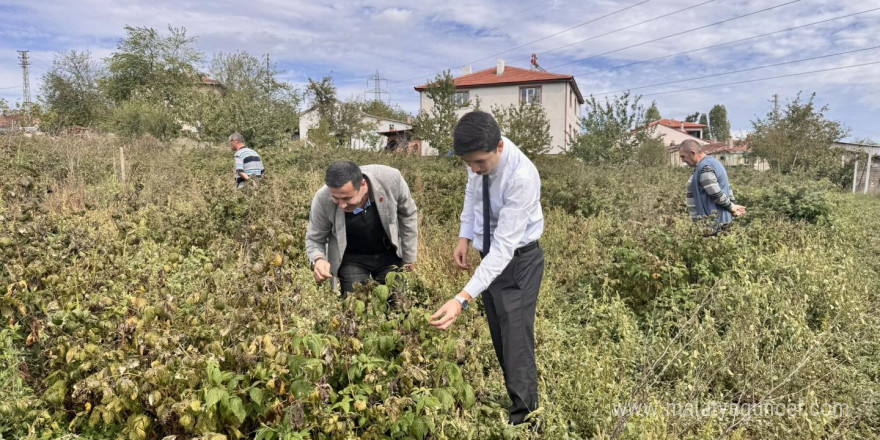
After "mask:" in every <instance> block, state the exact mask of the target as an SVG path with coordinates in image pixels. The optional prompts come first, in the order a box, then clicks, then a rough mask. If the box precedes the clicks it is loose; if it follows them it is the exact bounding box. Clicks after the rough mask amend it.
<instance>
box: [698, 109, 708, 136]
mask: <svg viewBox="0 0 880 440" xmlns="http://www.w3.org/2000/svg"><path fill="white" fill-rule="evenodd" d="M699 123H700V124H702V125H705V126H706V129H707V131H706V135H708V134H709V132H708V128H709V119H708V118H707V117H706V114H705V113H700V122H699Z"/></svg>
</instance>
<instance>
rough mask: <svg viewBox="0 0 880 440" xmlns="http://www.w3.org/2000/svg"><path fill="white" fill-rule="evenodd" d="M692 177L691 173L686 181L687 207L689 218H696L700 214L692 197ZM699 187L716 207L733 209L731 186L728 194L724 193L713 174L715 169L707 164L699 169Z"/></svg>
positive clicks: (727, 209)
mask: <svg viewBox="0 0 880 440" xmlns="http://www.w3.org/2000/svg"><path fill="white" fill-rule="evenodd" d="M693 179H694V176H693V174H691V177H690V178H688V181H687V207H688V214H690V216H691V219H694V220H697V219H699V218H700V216H699V214H697V202H696V200H695V199H694V192H693V188H694V186H693ZM700 187H701V188H703V190H704V191H706V194H708V195H709V197H710V198H711V199H712V201H713V202H715V204H716V205H718V207H720V208H721V209H724V210H726V211H731V210H732V209H733V204H734V203H736V199H734V197H733V188H731V189H730V196H728V195H727V194H724V191H722V190H721V185H719V184H718V177H717V176H716V175H715V170H714V169H712V167H711V166H709V165H706V166H704V167H703V168H702V169H701V170H700Z"/></svg>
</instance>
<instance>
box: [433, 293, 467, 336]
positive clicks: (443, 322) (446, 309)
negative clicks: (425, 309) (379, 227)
mask: <svg viewBox="0 0 880 440" xmlns="http://www.w3.org/2000/svg"><path fill="white" fill-rule="evenodd" d="M460 314H461V303H459V302H458V300H457V299H455V298H453V299H450V300H449V301H446V304H443V307H440V308H439V309H437V311H436V312H434V314H433V315H431V325H433V326H434V327H437V329H439V330H446V329H447V328H449V326H451V325H452V323H453V322H455V320H456V318H458V315H460Z"/></svg>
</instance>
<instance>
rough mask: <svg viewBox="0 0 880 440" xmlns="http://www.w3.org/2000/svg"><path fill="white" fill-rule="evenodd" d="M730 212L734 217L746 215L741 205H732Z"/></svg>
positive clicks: (744, 208)
mask: <svg viewBox="0 0 880 440" xmlns="http://www.w3.org/2000/svg"><path fill="white" fill-rule="evenodd" d="M732 208H733V209H731V213H732V214H733V216H734V217H742V216H744V215H746V207H745V206H743V205H733V207H732Z"/></svg>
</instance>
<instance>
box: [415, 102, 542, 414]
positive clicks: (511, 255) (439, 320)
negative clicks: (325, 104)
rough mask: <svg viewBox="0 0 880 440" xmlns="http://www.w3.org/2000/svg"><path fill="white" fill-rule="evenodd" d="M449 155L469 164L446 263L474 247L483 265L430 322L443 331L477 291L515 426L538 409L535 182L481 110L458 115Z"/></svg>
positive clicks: (528, 165) (538, 215) (462, 259)
mask: <svg viewBox="0 0 880 440" xmlns="http://www.w3.org/2000/svg"><path fill="white" fill-rule="evenodd" d="M453 149H454V151H455V154H456V155H457V156H460V157H461V158H462V160H463V161H464V162H465V163H466V164H467V166H468V182H467V187H466V188H465V199H464V209H463V210H462V212H461V229H460V230H459V234H458V236H459V239H458V245H457V246H456V247H455V252H454V254H453V257H454V258H455V263H456V264H457V265H458V266H459V267H460V268H461V269H467V268H468V264H467V254H468V247H469V245H470V244H471V242H473V244H474V248H475V249H477V250H478V251H480V255H481V256H482V257H483V260H482V262H481V263H480V265H479V267H477V269H476V271H475V272H474V275H473V277H471V279H470V281H469V282H468V283H467V285H465V286H464V289H462V291H461V292H460V293H459V294H458V295H456V296H455V298H454V299H450V300H449V301H447V302H446V304H444V305H443V306H442V307H441V308H440V309H439V310H437V312H436V313H434V314H433V315H432V316H431V320H432V321H431V324H432V325H433V326H435V327H437V328H439V329H441V330H445V329H447V328H449V326H451V325H452V323H453V322H455V319H456V318H457V317H458V315H459V314H461V312H462V310H465V309H467V308H468V304H469V303H470V301H473V299H474V298H476V297H477V296H478V295H480V294H481V293H482V295H483V305H484V306H485V308H486V318H487V320H488V321H489V331H490V333H491V336H492V345H493V346H494V348H495V355H496V356H497V357H498V362H499V363H500V364H501V369H502V370H503V372H504V382H505V386H506V387H507V394H508V395H509V396H510V400H511V402H512V405H511V408H510V412H509V414H510V423H512V424H519V423H523V422H524V421H525V419H526V416H528V414H529V413H530V412H532V411H534V410H535V409H537V408H538V375H537V368H536V367H535V306H536V304H537V301H538V290H539V289H540V287H541V278H542V277H543V275H544V251H543V249H541V246H539V245H538V239H539V238H540V237H541V233H543V232H544V214H543V212H542V211H541V177H540V176H539V175H538V170H537V169H536V168H535V165H534V164H533V163H532V162H531V161H530V160H529V159H528V158H527V157H526V156H525V154H523V153H522V152H521V151H520V150H519V148H517V146H516V145H514V144H513V142H511V141H510V140H509V139H507V138H504V137H502V136H501V131H500V130H499V128H498V123H497V122H495V119H494V118H493V117H492V115H490V114H488V113H485V112H481V111H474V112H471V113H468V114H466V115H464V116H462V118H461V119H460V120H459V121H458V124H457V125H456V127H455V134H454V142H453Z"/></svg>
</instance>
